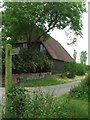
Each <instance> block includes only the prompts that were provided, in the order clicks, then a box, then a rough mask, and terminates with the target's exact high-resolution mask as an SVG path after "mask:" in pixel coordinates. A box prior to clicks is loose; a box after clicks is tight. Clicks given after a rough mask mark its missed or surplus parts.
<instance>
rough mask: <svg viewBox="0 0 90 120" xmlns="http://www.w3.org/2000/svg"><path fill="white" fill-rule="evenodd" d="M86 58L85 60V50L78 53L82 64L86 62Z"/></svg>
mask: <svg viewBox="0 0 90 120" xmlns="http://www.w3.org/2000/svg"><path fill="white" fill-rule="evenodd" d="M86 60H87V52H86V51H82V52H81V54H80V62H81V63H82V64H86Z"/></svg>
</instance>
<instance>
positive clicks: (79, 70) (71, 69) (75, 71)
mask: <svg viewBox="0 0 90 120" xmlns="http://www.w3.org/2000/svg"><path fill="white" fill-rule="evenodd" d="M64 68H65V73H66V76H67V77H68V78H74V77H75V75H79V76H80V75H84V74H85V73H86V65H84V64H80V63H76V62H74V61H73V62H70V63H65V65H64Z"/></svg>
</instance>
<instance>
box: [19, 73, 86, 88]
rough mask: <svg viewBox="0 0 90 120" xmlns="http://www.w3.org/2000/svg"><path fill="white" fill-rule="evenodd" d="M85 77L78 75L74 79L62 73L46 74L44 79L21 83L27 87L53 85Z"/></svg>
mask: <svg viewBox="0 0 90 120" xmlns="http://www.w3.org/2000/svg"><path fill="white" fill-rule="evenodd" d="M84 78H85V76H76V77H75V78H73V79H69V78H67V77H64V78H62V77H61V76H60V74H55V75H50V76H46V77H45V78H42V79H37V80H28V81H23V82H21V83H20V85H21V86H25V87H37V86H51V85H58V84H63V83H68V82H74V81H78V80H82V79H84Z"/></svg>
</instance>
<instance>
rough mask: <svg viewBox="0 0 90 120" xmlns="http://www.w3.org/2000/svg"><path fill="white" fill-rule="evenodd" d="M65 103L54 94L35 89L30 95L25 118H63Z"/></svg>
mask: <svg viewBox="0 0 90 120" xmlns="http://www.w3.org/2000/svg"><path fill="white" fill-rule="evenodd" d="M62 110H63V105H61V104H60V101H59V99H58V98H56V97H54V96H53V94H50V93H44V92H42V91H33V93H32V95H29V96H28V100H27V107H26V112H25V116H24V117H25V118H62V117H65V114H64V113H63V112H62Z"/></svg>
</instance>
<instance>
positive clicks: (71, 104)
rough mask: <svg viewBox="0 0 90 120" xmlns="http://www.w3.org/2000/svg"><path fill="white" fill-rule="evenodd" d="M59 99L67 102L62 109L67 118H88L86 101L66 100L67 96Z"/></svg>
mask: <svg viewBox="0 0 90 120" xmlns="http://www.w3.org/2000/svg"><path fill="white" fill-rule="evenodd" d="M59 99H60V101H65V100H66V101H67V102H66V104H65V105H64V109H63V112H64V113H66V114H67V116H68V117H67V118H88V100H80V99H73V98H68V95H67V94H65V95H62V96H60V97H59Z"/></svg>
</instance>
